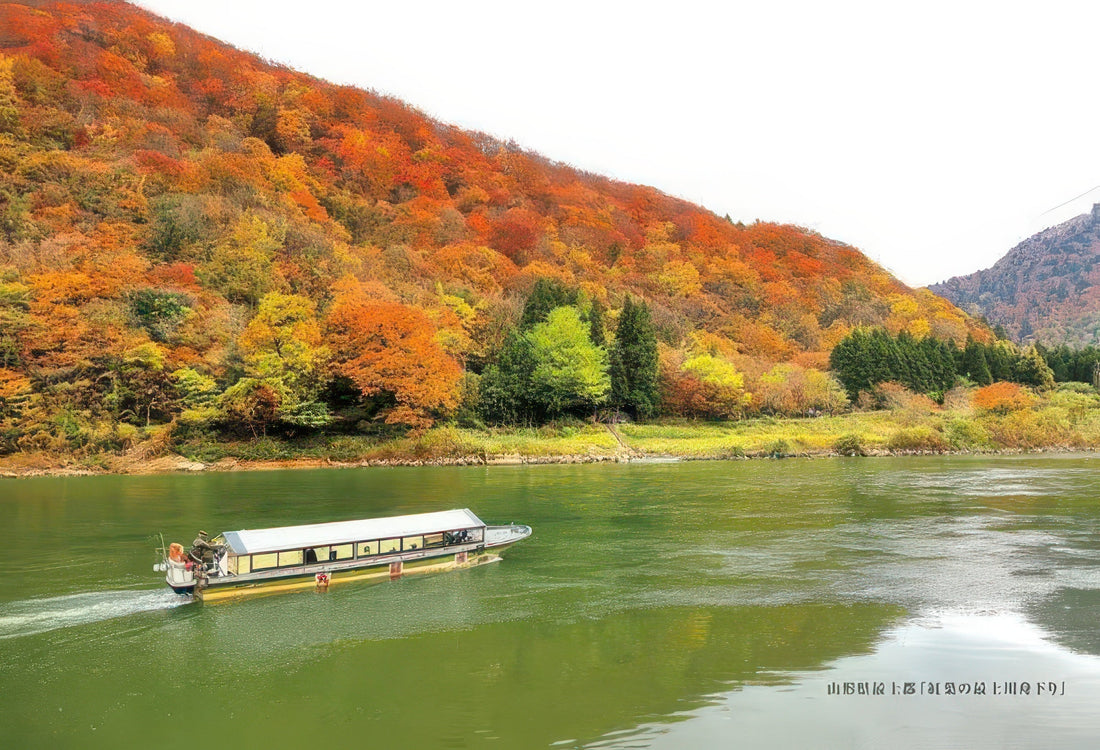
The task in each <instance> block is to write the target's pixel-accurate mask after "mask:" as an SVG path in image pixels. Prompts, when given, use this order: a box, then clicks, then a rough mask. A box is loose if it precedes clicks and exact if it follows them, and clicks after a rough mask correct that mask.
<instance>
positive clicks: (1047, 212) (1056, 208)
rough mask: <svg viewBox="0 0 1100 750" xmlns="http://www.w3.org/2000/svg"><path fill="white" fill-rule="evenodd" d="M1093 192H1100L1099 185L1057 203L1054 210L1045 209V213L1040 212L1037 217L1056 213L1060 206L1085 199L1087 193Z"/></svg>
mask: <svg viewBox="0 0 1100 750" xmlns="http://www.w3.org/2000/svg"><path fill="white" fill-rule="evenodd" d="M1094 190H1100V185H1097V186H1096V187H1091V188H1089V189H1088V190H1086V191H1085V192H1083V193H1081V194H1080V195H1075V196H1073V197H1072V198H1070V199H1069V200H1068V201H1066V202H1065V203H1059V204H1058V205H1057V206H1055V207H1054V208H1049V209H1047V210H1046V211H1043V212H1042V213H1041V214H1039V216H1046V215H1047V214H1049V213H1050V212H1051V211H1057V210H1058V209H1059V208H1061V207H1062V206H1068V205H1069V204H1070V203H1073V202H1074V201H1075V200H1077V199H1078V198H1084V197H1085V196H1086V195H1088V194H1089V193H1091V192H1092V191H1094Z"/></svg>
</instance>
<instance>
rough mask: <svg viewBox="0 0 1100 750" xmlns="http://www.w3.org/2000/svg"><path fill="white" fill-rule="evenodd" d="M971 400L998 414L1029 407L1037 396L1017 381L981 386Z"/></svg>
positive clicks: (975, 404) (974, 403) (982, 407)
mask: <svg viewBox="0 0 1100 750" xmlns="http://www.w3.org/2000/svg"><path fill="white" fill-rule="evenodd" d="M970 402H971V403H972V404H973V405H974V406H975V408H978V409H982V410H984V411H990V412H994V413H997V414H1008V413H1009V412H1012V411H1019V410H1021V409H1027V408H1028V407H1030V406H1031V405H1032V404H1033V403H1034V402H1035V398H1034V397H1033V396H1032V395H1031V393H1029V392H1028V390H1027V389H1026V388H1023V387H1022V386H1020V385H1017V384H1016V383H1006V382H1000V383H994V384H992V385H987V386H985V387H984V388H979V389H978V390H976V391H975V392H974V395H973V396H971V397H970Z"/></svg>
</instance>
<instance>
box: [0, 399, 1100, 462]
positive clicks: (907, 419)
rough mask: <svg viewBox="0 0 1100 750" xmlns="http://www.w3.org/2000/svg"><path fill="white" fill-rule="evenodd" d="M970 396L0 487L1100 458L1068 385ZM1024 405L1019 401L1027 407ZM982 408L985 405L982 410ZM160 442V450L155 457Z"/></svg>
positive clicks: (1098, 430)
mask: <svg viewBox="0 0 1100 750" xmlns="http://www.w3.org/2000/svg"><path fill="white" fill-rule="evenodd" d="M977 392H978V391H977V390H976V389H973V388H957V389H955V390H953V391H951V392H950V393H949V394H948V395H947V397H946V398H945V400H944V404H943V405H938V404H936V403H935V402H933V401H932V400H931V399H928V398H925V397H921V396H915V395H913V394H911V393H908V392H905V391H903V390H902V389H897V390H896V391H895V392H894V398H893V399H892V401H893V403H890V404H889V405H888V408H886V409H879V410H867V411H862V410H861V411H851V412H847V413H842V414H833V415H828V414H822V415H815V416H804V417H766V416H765V417H757V418H752V419H743V420H738V421H725V422H711V421H694V420H684V419H663V420H656V421H652V422H644V423H631V422H625V423H620V424H615V425H609V424H602V423H594V422H590V421H589V422H585V421H581V420H570V421H562V422H557V423H553V424H548V425H544V426H542V427H514V428H501V427H493V428H470V427H456V426H450V425H443V426H437V427H434V428H431V429H428V430H425V431H423V432H421V433H420V434H419V435H415V436H404V437H389V438H383V437H371V436H365V435H319V436H314V437H310V438H298V439H281V438H278V437H273V436H266V437H260V438H256V439H253V440H235V441H209V440H208V441H195V442H186V443H182V444H178V445H169V443H168V442H167V441H157V440H149V441H146V442H142V443H139V444H137V445H136V446H135V447H134V448H132V449H130V450H127V451H120V452H112V453H95V454H90V455H85V456H75V455H72V454H56V453H45V452H41V453H31V452H22V453H15V454H11V455H8V456H4V457H2V458H0V476H3V477H7V478H15V477H29V476H62V475H93V474H159V473H171V472H194V471H239V470H264V469H279V468H320V467H364V466H431V465H437V466H444V465H454V466H464V465H484V466H493V465H513V464H550V463H595V462H628V461H662V460H729V459H748V458H785V457H825V456H853V457H855V456H896V455H934V454H1016V453H1031V452H1089V451H1095V450H1097V449H1100V394H1098V393H1097V391H1096V390H1095V389H1094V388H1092V387H1091V386H1085V385H1083V384H1065V385H1061V386H1059V387H1057V388H1055V389H1052V390H1049V391H1046V392H1034V391H1030V390H1028V389H1023V388H1021V389H1019V392H1017V393H1015V394H1014V398H1013V399H1012V400H1008V401H1006V402H1003V403H990V404H986V406H975V405H974V398H973V397H974V395H975V394H976V393H977ZM1021 395H1022V396H1023V397H1021ZM979 401H980V399H979ZM158 442H161V443H162V444H163V445H164V447H163V448H162V449H161V450H157V449H156V448H155V447H154V446H155V445H156V444H157V443H158Z"/></svg>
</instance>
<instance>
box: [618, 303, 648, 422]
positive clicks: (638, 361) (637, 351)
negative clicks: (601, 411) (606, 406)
mask: <svg viewBox="0 0 1100 750" xmlns="http://www.w3.org/2000/svg"><path fill="white" fill-rule="evenodd" d="M659 374H660V373H659V367H658V359H657V331H656V329H655V328H654V326H653V320H652V318H651V317H650V314H649V308H648V307H647V306H646V304H645V302H639V303H635V302H634V301H633V300H632V299H631V298H630V297H629V296H628V297H627V298H626V301H625V302H623V309H622V311H621V312H620V313H619V324H618V326H617V327H616V328H615V342H614V343H613V344H612V346H611V357H610V375H611V401H612V403H613V404H614V406H615V407H616V408H618V409H622V410H624V411H627V412H630V413H631V414H633V415H634V416H635V417H636V418H642V419H644V418H646V417H650V416H652V415H653V414H655V413H656V412H657V406H658V404H659V403H660V383H659Z"/></svg>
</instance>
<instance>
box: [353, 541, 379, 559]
mask: <svg viewBox="0 0 1100 750" xmlns="http://www.w3.org/2000/svg"><path fill="white" fill-rule="evenodd" d="M377 554H378V542H359V553H358V555H357V556H358V557H370V556H371V555H377Z"/></svg>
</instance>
